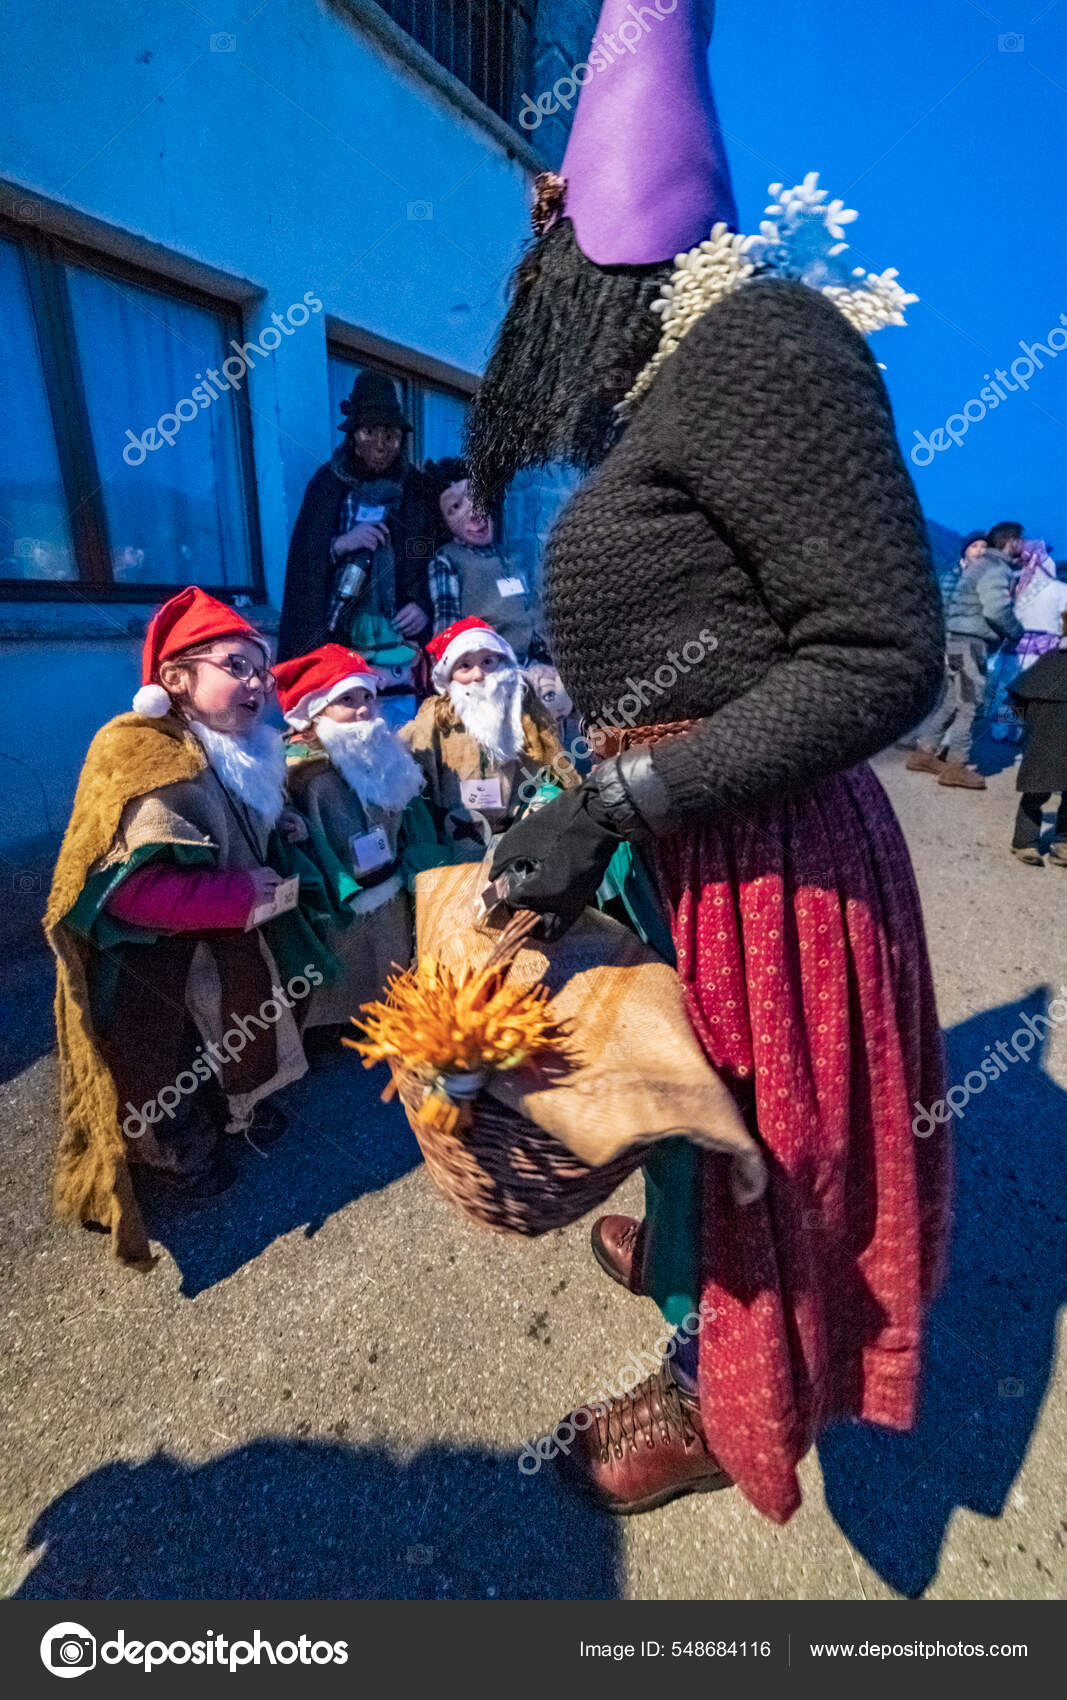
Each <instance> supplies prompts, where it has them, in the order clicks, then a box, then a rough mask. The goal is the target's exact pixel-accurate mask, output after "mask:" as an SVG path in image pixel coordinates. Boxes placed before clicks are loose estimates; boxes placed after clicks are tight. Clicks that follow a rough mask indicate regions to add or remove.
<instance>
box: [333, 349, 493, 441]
mask: <svg viewBox="0 0 1067 1700" xmlns="http://www.w3.org/2000/svg"><path fill="white" fill-rule="evenodd" d="M378 349H379V345H378V344H377V341H376V339H375V338H372V337H369V336H368V337H367V338H366V339H362V340H361V339H360V337H359V333H358V332H354V333H352V335H351V340H342V338H341V336H339V335H338V334H337V331H336V330H331V329H330V327H329V326H327V334H326V358H327V361H329V360H341V361H345V362H347V363H348V364H349V365H350V366H360V367H365V366H372V367H373V368H374V370H375V371H377V372H382V373H384V374H385V376H386V377H387V378H392V379H393V380H394V382H395V383H398V384H403V385H405V386H406V389H407V391H408V393H409V395H410V396H411V398H412V402H413V404H414V405H413V406H412V408H411V412H412V414H413V418H412V427H413V428H412V433H411V438H410V442H411V449H410V453H409V457H408V458H409V459H410V461H411V463H412V465H413V466H416V467H420V466H421V465H422V463H423V461H424V460H425V458H426V456H425V453H424V443H423V434H424V422H423V415H422V398H423V393H424V391H426V390H427V389H433V390H437V391H438V392H439V393H440V394H443V395H449V396H452V397H454V398H455V400H457V401H462V402H466V403H467V404H468V405H469V404H470V403H471V402H472V401H473V399H474V395H475V391H476V389H477V385H478V380H477V378H475V377H474V375H473V374H470V376H469V387H468V384H467V383H465V382H464V381H463V378H464V374H461V373H460V372H459V371H458V369H454V375H452V378H451V381H449V377H447V376H441V375H439V373H438V370H437V368H438V367H439V363H438V362H437V361H434V360H431V359H429V358H427V359H422V360H420V357H419V355H418V354H416V353H415V351H414V350H412V353H411V356H410V362H409V363H408V362H404V360H403V352H402V351H401V350H397V349H395V348H392V347H391V348H390V351H389V352H388V353H384V354H383V353H379V351H378ZM334 423H336V421H335V422H334Z"/></svg>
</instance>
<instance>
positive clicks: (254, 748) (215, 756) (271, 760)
mask: <svg viewBox="0 0 1067 1700" xmlns="http://www.w3.org/2000/svg"><path fill="white" fill-rule="evenodd" d="M189 724H190V726H191V727H192V730H193V731H194V732H195V733H196V735H197V737H198V738H199V739H200V742H201V743H202V744H203V746H204V750H205V752H206V754H207V759H208V761H209V762H210V763H211V766H212V767H213V769H214V770H215V772H216V773H217V774H218V776H219V778H220V779H221V781H222V783H223V785H225V787H226V789H227V791H229V793H230V795H231V796H233V797H237V798H239V799H240V801H241V802H242V803H244V805H245V807H246V808H249V809H252V810H253V812H254V813H255V814H257V815H258V816H259V817H260V819H261V820H262V821H263V822H264V824H265V825H266V826H267V827H272V826H273V825H274V824H275V822H276V821H277V819H278V816H279V815H280V814H281V812H282V810H283V809H284V807H285V745H284V744H283V743H282V735H281V733H280V732H278V731H276V730H275V728H274V727H273V726H267V725H265V724H264V723H263V721H257V722H256V724H255V725H254V726H252V727H251V728H250V729H249V730H248V731H247V732H245V733H243V734H241V735H240V736H238V735H237V734H236V733H234V732H216V731H215V730H214V729H213V728H212V727H210V726H204V725H202V724H201V722H200V721H199V720H191V721H190V722H189Z"/></svg>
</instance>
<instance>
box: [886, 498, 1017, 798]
mask: <svg viewBox="0 0 1067 1700" xmlns="http://www.w3.org/2000/svg"><path fill="white" fill-rule="evenodd" d="M1022 535H1023V528H1022V526H1021V525H1018V524H1017V523H1016V522H1015V521H1014V520H1004V521H1002V522H1001V523H1000V524H999V525H995V526H993V528H992V529H991V531H990V532H989V533H988V535H987V538H986V547H985V548H984V549H982V550H977V539H973V540H972V545H971V547H972V548H973V549H975V554H974V556H973V558H970V559H967V560H966V561H965V563H964V565H963V567H962V569H961V572H960V576H959V578H958V580H957V582H956V587H955V589H954V590H953V591H952V593H951V595H950V596H949V599H948V606H947V608H946V609H945V634H946V636H945V667H946V671H947V675H948V676H947V680H946V687H945V690H944V693H943V695H942V697H941V700H940V702H939V703H938V706H937V707H936V708H935V709H934V710H933V712H932V713H931V714H930V715H928V716H927V718H926V719H925V720H924V721H923V723H922V725H921V726H920V727H919V729H918V731H917V732H916V734H915V740H916V743H915V749H914V750H913V752H912V754H911V755H910V756H909V757H908V759H907V761H906V762H905V764H904V765H905V767H907V768H909V769H910V770H911V772H913V773H932V774H934V775H935V776H936V778H937V781H938V784H939V785H949V786H958V787H960V788H961V789H963V790H967V791H984V790H985V788H986V782H985V779H984V778H983V776H982V775H981V774H980V773H979V772H978V770H977V769H976V768H975V766H974V765H973V763H972V762H971V760H970V756H971V745H972V740H973V739H974V735H975V724H976V722H977V721H978V719H979V718H980V717H981V715H982V711H983V706H984V703H985V693H986V675H987V671H988V664H989V657H990V655H991V653H992V652H993V650H994V649H996V648H997V646H998V645H999V644H1000V643H1002V642H1003V641H1004V640H1005V639H1007V641H1008V642H1009V643H1013V642H1014V641H1015V640H1016V639H1017V638H1020V637H1021V636H1022V633H1023V628H1022V626H1021V624H1020V623H1019V621H1018V619H1017V618H1016V616H1015V612H1014V608H1013V606H1012V595H1013V590H1014V572H1015V563H1016V561H1017V560H1018V557H1019V553H1020V551H1021V549H1022ZM942 750H944V751H945V754H944V757H942V755H941V751H942Z"/></svg>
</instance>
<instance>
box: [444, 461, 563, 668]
mask: <svg viewBox="0 0 1067 1700" xmlns="http://www.w3.org/2000/svg"><path fill="white" fill-rule="evenodd" d="M426 472H427V475H428V476H429V477H431V478H432V479H433V480H434V482H435V483H436V485H437V487H438V490H439V492H440V495H439V498H438V499H439V502H440V507H441V515H442V517H443V519H444V522H445V524H446V525H447V527H448V529H449V532H450V533H451V536H450V537H449V540H448V541H447V542H446V543H442V544H441V546H440V548H439V549H438V551H437V553H436V555H435V556H434V558H433V560H432V561H431V562H430V568H429V573H428V578H429V586H430V599H431V601H432V603H433V629H434V633H435V634H436V633H438V632H443V631H444V630H445V628H446V627H448V626H451V625H454V624H455V622H456V621H457V620H464V619H466V618H467V617H468V616H469V615H472V614H473V615H475V616H476V617H477V618H478V619H479V620H485V621H487V622H488V624H489V625H491V626H492V627H493V629H494V631H497V632H499V633H500V635H501V637H502V638H504V639H505V640H506V642H508V643H509V644H510V645H511V647H512V649H513V651H514V652H515V654H516V656H517V657H518V660H519V664H520V666H524V665H525V664H526V662H527V661H528V660H529V659H530V658H531V651H534V652H535V654H536V655H537V656H539V655H540V654H541V648H542V646H541V645H540V643H539V640H538V636H537V628H538V622H539V618H540V609H539V606H538V602H537V598H536V596H535V595H534V593H533V592H532V591H531V589H530V588H529V585H528V584H527V581H526V577H525V575H524V574H523V573H521V572H520V571H519V570H518V569H517V568H516V567H515V566H513V565H512V563H511V562H509V561H508V560H507V559H506V558H505V557H504V556H503V555H502V554H501V553H500V549H499V547H498V545H497V541H496V528H495V526H494V523H493V520H492V518H491V517H490V515H488V514H483V513H480V512H479V511H478V509H477V508H475V507H474V506H473V505H472V503H471V499H470V491H469V489H468V485H467V463H466V461H464V460H441V461H438V462H436V464H435V463H434V462H432V461H430V462H428V463H427V466H426Z"/></svg>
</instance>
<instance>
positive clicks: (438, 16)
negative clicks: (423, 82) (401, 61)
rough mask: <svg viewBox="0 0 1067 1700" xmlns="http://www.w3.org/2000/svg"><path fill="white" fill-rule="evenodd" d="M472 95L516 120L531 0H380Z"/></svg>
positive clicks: (510, 121) (509, 118)
mask: <svg viewBox="0 0 1067 1700" xmlns="http://www.w3.org/2000/svg"><path fill="white" fill-rule="evenodd" d="M378 3H379V5H380V6H381V8H382V10H383V11H384V12H388V14H389V16H390V17H391V18H392V19H393V20H394V21H395V22H396V23H398V24H399V25H400V27H401V29H404V30H406V31H407V33H408V35H410V36H413V37H414V39H415V40H416V41H417V42H418V43H419V45H420V46H421V47H425V49H426V51H427V53H432V54H433V56H434V58H435V59H436V60H437V61H438V63H439V64H441V65H443V66H444V67H445V69H446V70H447V71H451V72H452V75H453V76H454V77H458V78H459V80H460V82H461V83H466V85H467V87H468V88H469V89H470V91H471V93H472V94H474V95H477V97H478V99H479V100H480V101H483V102H484V104H485V105H486V106H488V107H491V108H492V110H493V111H494V112H497V113H499V114H500V116H501V118H505V119H507V121H508V123H512V122H514V119H515V116H516V108H517V106H518V102H519V97H520V95H521V92H522V89H521V85H522V81H523V76H524V73H525V69H526V62H527V57H528V53H529V49H530V40H531V34H532V22H531V18H532V11H533V5H532V0H378Z"/></svg>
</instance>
